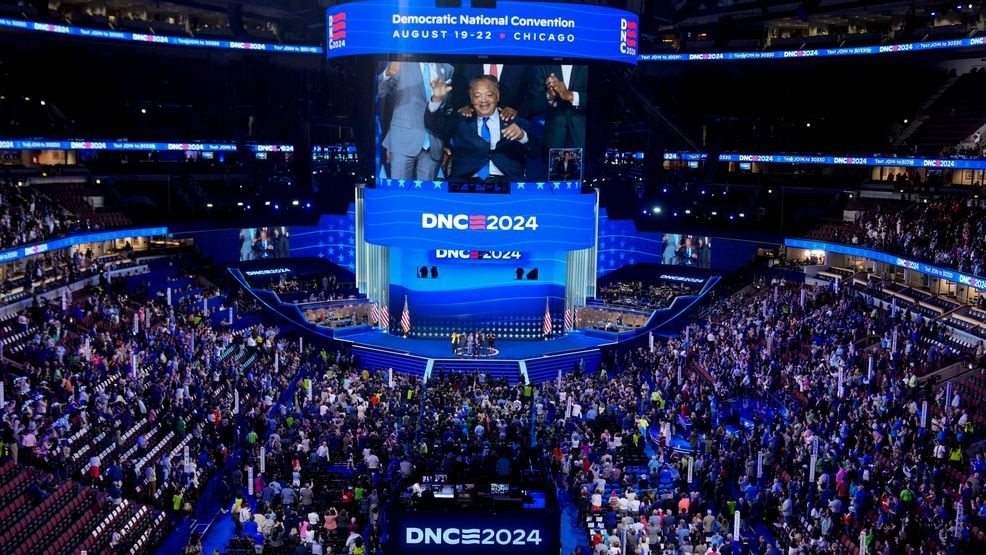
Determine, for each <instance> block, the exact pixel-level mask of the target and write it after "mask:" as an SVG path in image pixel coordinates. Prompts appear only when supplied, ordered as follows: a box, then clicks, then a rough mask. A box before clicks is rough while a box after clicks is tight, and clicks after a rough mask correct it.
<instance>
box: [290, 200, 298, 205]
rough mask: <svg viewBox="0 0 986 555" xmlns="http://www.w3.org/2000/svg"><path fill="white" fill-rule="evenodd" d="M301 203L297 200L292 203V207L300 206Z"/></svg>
mask: <svg viewBox="0 0 986 555" xmlns="http://www.w3.org/2000/svg"><path fill="white" fill-rule="evenodd" d="M298 204H299V202H298V201H296V200H292V201H291V206H298Z"/></svg>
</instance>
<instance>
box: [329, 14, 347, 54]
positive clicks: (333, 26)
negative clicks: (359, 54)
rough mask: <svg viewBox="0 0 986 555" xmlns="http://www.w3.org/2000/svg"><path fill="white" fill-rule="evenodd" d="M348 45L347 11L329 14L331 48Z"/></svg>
mask: <svg viewBox="0 0 986 555" xmlns="http://www.w3.org/2000/svg"><path fill="white" fill-rule="evenodd" d="M343 46H346V12H339V13H337V14H332V15H330V16H329V50H335V49H336V48H342V47H343Z"/></svg>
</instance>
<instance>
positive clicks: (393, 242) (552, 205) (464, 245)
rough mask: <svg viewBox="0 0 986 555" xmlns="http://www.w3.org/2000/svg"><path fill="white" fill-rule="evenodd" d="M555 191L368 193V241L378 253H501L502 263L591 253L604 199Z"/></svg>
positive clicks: (390, 189)
mask: <svg viewBox="0 0 986 555" xmlns="http://www.w3.org/2000/svg"><path fill="white" fill-rule="evenodd" d="M411 183H412V184H413V183H415V182H411ZM417 183H422V182H417ZM527 185H530V188H531V191H526V186H527ZM538 185H540V186H541V189H540V190H539V189H538ZM550 185H551V184H544V183H541V184H536V183H529V184H523V185H522V184H514V187H520V186H523V187H524V188H525V190H521V191H514V192H512V193H510V194H486V193H450V192H445V191H443V190H441V189H440V188H438V189H430V188H425V187H421V188H415V187H414V185H410V186H403V187H377V188H375V189H366V191H365V196H364V198H365V203H366V204H365V219H364V222H363V230H364V233H365V238H366V241H367V242H368V243H373V244H375V245H385V246H390V247H403V248H410V249H421V248H427V249H436V250H439V249H440V250H442V251H444V253H445V255H446V256H448V253H449V252H453V253H455V254H457V255H459V254H461V253H460V252H459V251H466V252H468V253H470V257H471V256H472V254H471V253H472V252H476V253H483V252H495V253H500V254H501V257H500V258H501V259H502V257H503V256H507V255H508V254H509V255H510V256H513V254H512V253H515V252H516V253H519V252H520V251H527V252H530V251H535V250H552V251H568V250H576V249H584V248H588V247H591V246H592V245H593V242H594V241H595V237H596V195H595V194H561V193H558V194H553V193H552V192H551V187H550Z"/></svg>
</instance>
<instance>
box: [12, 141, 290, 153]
mask: <svg viewBox="0 0 986 555" xmlns="http://www.w3.org/2000/svg"><path fill="white" fill-rule="evenodd" d="M245 146H246V148H248V149H250V150H251V151H252V152H294V145H276V144H248V145H245ZM0 150H132V151H158V150H175V151H183V152H185V151H202V152H236V150H237V144H236V143H201V142H194V141H192V142H189V141H172V142H140V141H107V140H102V139H86V140H63V139H53V140H48V139H0Z"/></svg>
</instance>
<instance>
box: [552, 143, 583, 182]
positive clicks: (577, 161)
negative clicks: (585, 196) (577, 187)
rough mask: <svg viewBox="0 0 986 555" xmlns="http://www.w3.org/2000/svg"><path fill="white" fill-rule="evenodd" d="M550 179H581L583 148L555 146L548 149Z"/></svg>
mask: <svg viewBox="0 0 986 555" xmlns="http://www.w3.org/2000/svg"><path fill="white" fill-rule="evenodd" d="M548 161H549V163H550V165H549V168H550V169H549V171H548V180H549V181H581V180H582V149H579V148H553V149H551V150H549V151H548Z"/></svg>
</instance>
